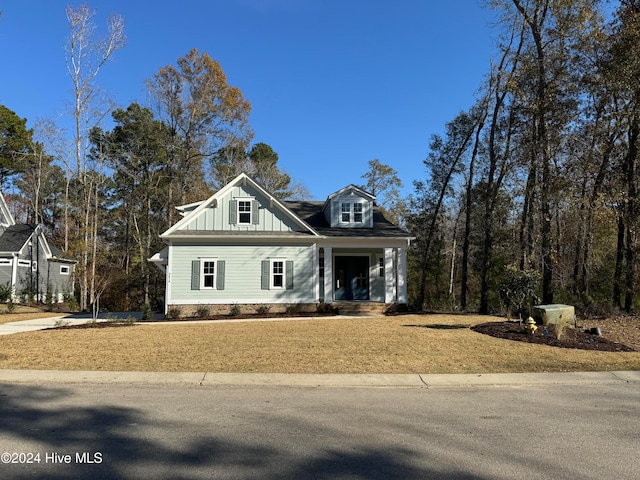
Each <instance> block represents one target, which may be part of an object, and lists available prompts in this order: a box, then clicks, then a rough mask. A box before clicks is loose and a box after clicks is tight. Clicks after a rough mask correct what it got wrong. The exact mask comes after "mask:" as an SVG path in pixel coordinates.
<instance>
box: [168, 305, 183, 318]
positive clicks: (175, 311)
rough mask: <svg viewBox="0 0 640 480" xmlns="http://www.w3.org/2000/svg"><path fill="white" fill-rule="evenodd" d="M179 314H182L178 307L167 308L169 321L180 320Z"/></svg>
mask: <svg viewBox="0 0 640 480" xmlns="http://www.w3.org/2000/svg"><path fill="white" fill-rule="evenodd" d="M181 314H182V312H181V311H180V309H179V308H178V307H169V308H168V309H167V318H168V319H169V320H176V319H178V318H180V315H181Z"/></svg>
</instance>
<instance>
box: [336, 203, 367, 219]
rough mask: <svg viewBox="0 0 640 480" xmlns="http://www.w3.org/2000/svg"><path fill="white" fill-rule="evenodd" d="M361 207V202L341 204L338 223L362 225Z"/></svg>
mask: <svg viewBox="0 0 640 480" xmlns="http://www.w3.org/2000/svg"><path fill="white" fill-rule="evenodd" d="M362 212H363V206H362V203H361V202H356V203H348V202H343V203H342V207H341V217H340V221H341V222H342V223H362V220H363V216H362Z"/></svg>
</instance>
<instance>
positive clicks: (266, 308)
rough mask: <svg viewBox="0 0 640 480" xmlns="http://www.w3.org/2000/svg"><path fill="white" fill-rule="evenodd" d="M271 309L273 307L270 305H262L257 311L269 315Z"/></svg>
mask: <svg viewBox="0 0 640 480" xmlns="http://www.w3.org/2000/svg"><path fill="white" fill-rule="evenodd" d="M269 310H271V307H270V306H269V305H260V306H259V307H258V308H256V313H257V314H258V315H268V314H269Z"/></svg>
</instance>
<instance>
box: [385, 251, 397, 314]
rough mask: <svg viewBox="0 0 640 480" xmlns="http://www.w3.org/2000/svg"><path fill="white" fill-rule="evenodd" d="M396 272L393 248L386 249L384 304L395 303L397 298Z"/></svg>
mask: <svg viewBox="0 0 640 480" xmlns="http://www.w3.org/2000/svg"><path fill="white" fill-rule="evenodd" d="M395 290H396V271H395V268H393V248H385V249H384V303H393V301H394V300H395V296H396V291H395Z"/></svg>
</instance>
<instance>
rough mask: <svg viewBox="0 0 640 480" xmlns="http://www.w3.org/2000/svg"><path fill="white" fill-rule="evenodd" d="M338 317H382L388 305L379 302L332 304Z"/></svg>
mask: <svg viewBox="0 0 640 480" xmlns="http://www.w3.org/2000/svg"><path fill="white" fill-rule="evenodd" d="M333 306H334V307H336V308H338V312H339V313H340V315H384V312H385V311H386V310H387V308H388V307H389V305H386V304H384V303H380V302H333Z"/></svg>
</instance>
